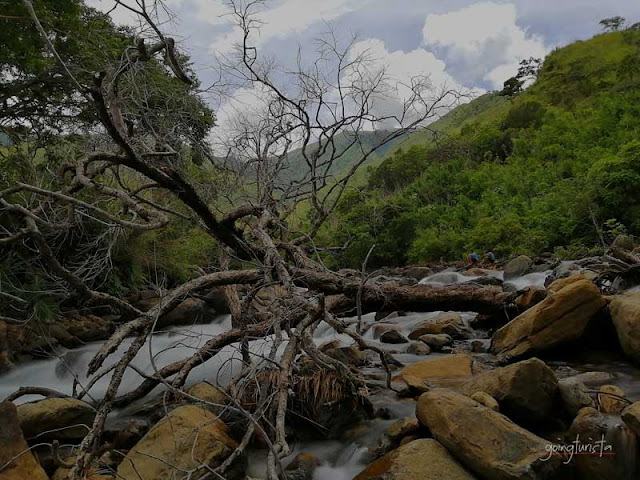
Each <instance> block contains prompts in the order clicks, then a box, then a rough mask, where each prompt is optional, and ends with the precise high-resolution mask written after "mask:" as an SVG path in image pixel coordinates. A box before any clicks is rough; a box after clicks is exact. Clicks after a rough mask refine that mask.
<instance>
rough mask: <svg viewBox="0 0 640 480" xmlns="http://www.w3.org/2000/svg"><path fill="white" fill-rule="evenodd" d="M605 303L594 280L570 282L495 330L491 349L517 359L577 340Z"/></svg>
mask: <svg viewBox="0 0 640 480" xmlns="http://www.w3.org/2000/svg"><path fill="white" fill-rule="evenodd" d="M604 305H605V301H604V299H603V298H602V295H600V291H599V290H598V289H597V288H596V286H595V285H593V284H592V283H591V282H589V281H588V280H579V281H577V282H574V283H571V284H570V285H567V286H566V287H564V288H563V289H561V290H559V291H558V292H556V293H555V294H554V295H551V296H549V297H547V298H546V299H545V300H543V301H542V302H540V303H538V304H537V305H536V306H535V307H533V308H530V309H529V310H527V311H526V312H524V313H522V314H521V315H519V316H518V317H516V318H514V319H513V320H512V321H510V322H509V323H507V324H506V325H505V326H504V327H502V328H500V329H499V330H498V331H497V332H496V333H494V335H493V337H492V339H491V352H493V353H495V354H500V355H502V356H508V357H515V358H517V357H524V356H532V355H535V354H536V353H538V352H543V351H545V350H549V349H552V348H554V347H557V346H559V345H562V344H564V343H567V342H570V341H574V340H577V339H579V338H580V337H581V336H582V335H583V333H584V332H585V330H586V328H587V325H588V324H589V322H590V320H591V319H592V318H594V317H595V316H596V314H597V313H598V312H599V311H600V310H601V309H602V307H604Z"/></svg>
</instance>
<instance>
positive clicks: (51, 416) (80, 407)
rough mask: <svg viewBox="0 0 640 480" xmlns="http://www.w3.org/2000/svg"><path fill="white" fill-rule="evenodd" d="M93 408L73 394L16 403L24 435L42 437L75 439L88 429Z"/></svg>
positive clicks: (91, 420)
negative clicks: (66, 396)
mask: <svg viewBox="0 0 640 480" xmlns="http://www.w3.org/2000/svg"><path fill="white" fill-rule="evenodd" d="M95 416H96V411H95V410H94V408H93V407H92V406H91V405H89V404H88V403H86V402H83V401H82V400H77V399H75V398H45V399H44V400H39V401H37V402H31V403H24V404H22V405H20V406H19V407H18V419H19V420H20V428H21V429H22V432H23V433H24V436H25V437H26V438H27V439H29V438H34V437H36V436H37V437H38V439H39V440H42V439H79V438H83V437H84V436H85V435H86V434H87V433H88V432H89V430H90V429H91V426H92V425H93V420H94V418H95Z"/></svg>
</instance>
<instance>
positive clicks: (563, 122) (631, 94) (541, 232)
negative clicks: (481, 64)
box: [323, 30, 640, 267]
mask: <svg viewBox="0 0 640 480" xmlns="http://www.w3.org/2000/svg"><path fill="white" fill-rule="evenodd" d="M639 87H640V32H638V31H635V30H628V31H622V32H613V33H607V34H603V35H599V36H597V37H595V38H593V39H591V40H589V41H585V42H577V43H575V44H572V45H569V46H567V47H565V48H562V49H559V50H557V51H555V52H553V53H551V54H550V55H549V56H548V57H547V59H546V60H545V62H544V65H543V67H542V69H541V70H540V72H539V75H538V79H537V81H536V82H535V84H534V85H532V86H531V87H530V88H529V89H527V90H526V91H525V92H523V93H520V94H519V95H517V96H514V97H512V98H508V99H506V98H505V97H501V96H499V94H498V93H491V94H487V95H485V96H483V97H480V98H478V99H476V100H474V101H473V102H471V103H469V104H468V105H464V106H462V107H460V108H459V109H456V110H454V111H452V112H451V113H450V114H449V115H447V117H445V118H444V119H443V120H441V123H442V124H443V125H445V126H446V128H445V131H446V132H447V133H448V134H449V135H447V136H446V138H445V139H441V140H440V141H438V142H436V143H426V142H425V139H426V137H425V136H424V134H415V135H414V136H412V137H409V139H407V140H406V141H405V142H404V144H401V147H400V148H399V149H398V150H397V151H396V152H395V153H394V154H393V155H391V156H389V157H388V158H386V159H385V160H384V161H383V162H382V163H381V164H380V165H378V166H376V167H374V168H372V169H371V173H370V176H369V179H368V182H367V183H366V185H365V187H364V188H362V189H360V190H355V189H354V190H353V191H351V192H349V194H348V195H347V196H346V197H345V198H344V199H343V201H342V202H341V204H340V207H339V212H338V215H337V218H336V219H335V220H334V221H333V222H332V223H331V226H330V227H329V228H328V229H327V230H325V231H324V232H323V243H324V244H331V245H343V244H348V247H347V249H346V251H345V252H344V255H343V256H342V257H339V258H337V259H335V261H337V262H339V264H341V265H344V264H345V263H346V264H347V265H349V266H352V267H356V266H358V265H360V264H361V262H362V261H363V259H364V257H365V255H366V253H367V251H368V250H369V248H370V247H371V245H373V244H375V245H376V248H375V250H374V252H373V254H372V257H371V259H370V262H371V265H400V264H405V263H407V262H410V263H419V262H425V261H431V260H438V259H460V258H462V256H463V255H465V253H466V252H469V251H471V250H477V251H485V250H492V251H494V252H495V253H496V254H497V255H500V256H508V255H512V254H520V253H526V254H536V253H540V252H543V251H552V250H558V253H561V254H564V255H578V254H581V253H585V252H586V251H588V250H589V249H591V248H594V247H597V246H598V245H599V244H601V242H602V240H603V239H604V240H605V241H606V240H607V235H608V234H609V233H610V232H619V231H621V230H627V231H628V232H629V233H631V234H635V235H637V234H640V136H639V133H640V88H639ZM420 135H422V137H420Z"/></svg>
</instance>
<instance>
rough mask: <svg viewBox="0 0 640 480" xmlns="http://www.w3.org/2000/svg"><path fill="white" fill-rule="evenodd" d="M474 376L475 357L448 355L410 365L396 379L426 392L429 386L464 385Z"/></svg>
mask: <svg viewBox="0 0 640 480" xmlns="http://www.w3.org/2000/svg"><path fill="white" fill-rule="evenodd" d="M471 375H473V357H472V356H471V355H467V354H458V355H447V356H444V357H438V358H433V359H429V360H424V361H422V362H417V363H414V364H411V365H408V366H406V367H404V368H403V369H402V371H401V372H400V373H399V374H398V375H397V376H396V377H394V380H402V381H404V382H405V383H406V384H407V385H409V386H410V387H414V388H417V389H418V390H421V391H426V390H427V389H428V386H429V385H442V384H452V383H454V384H455V383H462V382H463V381H465V380H466V379H468V378H469V377H471Z"/></svg>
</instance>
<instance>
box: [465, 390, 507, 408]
mask: <svg viewBox="0 0 640 480" xmlns="http://www.w3.org/2000/svg"><path fill="white" fill-rule="evenodd" d="M469 398H470V399H471V400H475V401H476V402H478V403H481V404H482V405H484V406H485V407H487V408H488V409H490V410H493V411H494V412H499V411H500V405H498V402H497V401H496V399H495V398H493V397H492V396H491V395H489V394H488V393H487V392H476V393H474V394H473V395H471V396H470V397H469Z"/></svg>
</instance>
